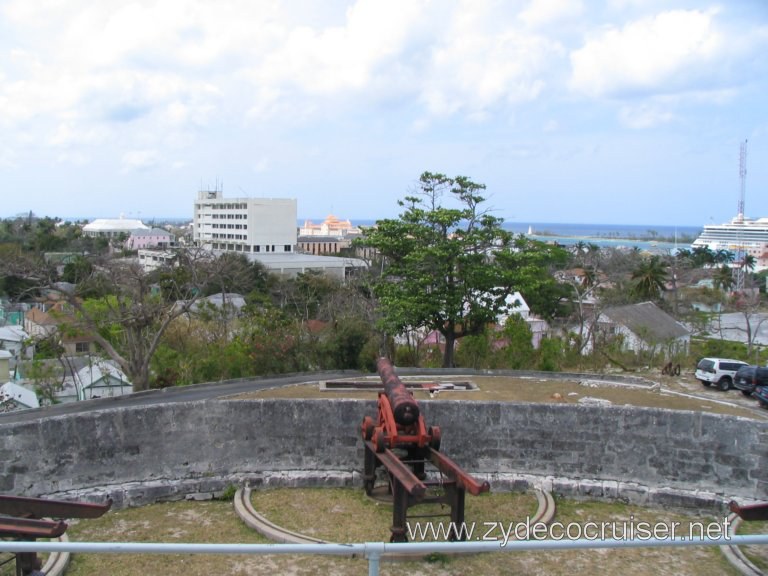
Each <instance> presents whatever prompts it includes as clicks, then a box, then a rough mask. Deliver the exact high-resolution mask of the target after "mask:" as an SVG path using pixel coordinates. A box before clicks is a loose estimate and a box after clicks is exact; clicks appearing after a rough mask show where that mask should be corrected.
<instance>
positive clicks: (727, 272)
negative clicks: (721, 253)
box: [712, 264, 734, 292]
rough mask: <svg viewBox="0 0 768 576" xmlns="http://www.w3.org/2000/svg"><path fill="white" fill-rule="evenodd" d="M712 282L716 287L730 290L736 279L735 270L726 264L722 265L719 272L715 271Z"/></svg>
mask: <svg viewBox="0 0 768 576" xmlns="http://www.w3.org/2000/svg"><path fill="white" fill-rule="evenodd" d="M712 284H713V285H714V286H715V288H719V289H721V290H723V291H724V292H728V291H729V290H730V289H731V288H733V285H734V280H733V271H732V270H731V268H730V267H729V266H726V265H725V264H723V265H722V266H720V268H718V269H717V272H715V275H714V276H713V277H712Z"/></svg>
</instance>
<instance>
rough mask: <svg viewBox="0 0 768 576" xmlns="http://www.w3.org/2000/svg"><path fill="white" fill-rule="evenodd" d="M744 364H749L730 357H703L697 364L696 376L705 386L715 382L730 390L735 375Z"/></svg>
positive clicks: (721, 387)
mask: <svg viewBox="0 0 768 576" xmlns="http://www.w3.org/2000/svg"><path fill="white" fill-rule="evenodd" d="M742 366H749V364H747V363H746V362H742V361H741V360H731V359H729V358H702V359H701V360H699V363H698V364H696V378H697V379H698V380H699V381H700V382H701V383H702V384H704V386H711V385H712V384H715V385H716V386H717V387H718V388H720V390H728V389H729V388H730V387H731V385H732V384H733V377H734V376H736V372H738V371H739V368H741V367H742Z"/></svg>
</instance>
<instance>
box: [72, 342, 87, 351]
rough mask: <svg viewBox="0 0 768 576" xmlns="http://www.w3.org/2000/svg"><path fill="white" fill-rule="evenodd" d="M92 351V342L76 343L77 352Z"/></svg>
mask: <svg viewBox="0 0 768 576" xmlns="http://www.w3.org/2000/svg"><path fill="white" fill-rule="evenodd" d="M90 351H91V345H90V342H75V352H77V353H84V352H90Z"/></svg>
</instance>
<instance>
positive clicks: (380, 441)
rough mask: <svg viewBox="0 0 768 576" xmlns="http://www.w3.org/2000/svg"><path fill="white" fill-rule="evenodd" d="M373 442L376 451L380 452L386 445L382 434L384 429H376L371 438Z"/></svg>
mask: <svg viewBox="0 0 768 576" xmlns="http://www.w3.org/2000/svg"><path fill="white" fill-rule="evenodd" d="M373 444H374V445H375V446H376V452H377V453H379V454H381V453H382V452H384V450H385V449H386V447H387V439H386V437H385V436H384V430H382V429H381V428H379V429H378V430H377V431H376V436H375V438H374V439H373Z"/></svg>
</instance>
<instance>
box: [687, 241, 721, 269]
mask: <svg viewBox="0 0 768 576" xmlns="http://www.w3.org/2000/svg"><path fill="white" fill-rule="evenodd" d="M691 255H692V256H693V258H692V260H693V264H694V266H696V267H702V266H706V265H707V264H714V263H715V253H714V252H712V250H710V249H709V246H696V247H695V248H694V249H693V250H692V251H691Z"/></svg>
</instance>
